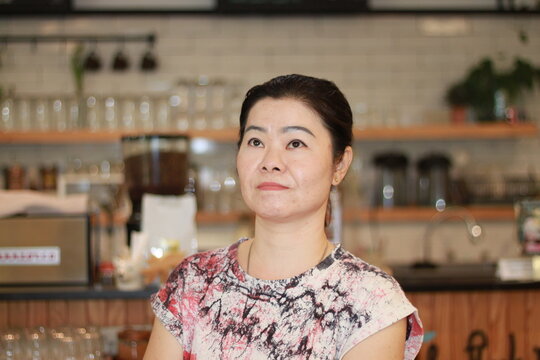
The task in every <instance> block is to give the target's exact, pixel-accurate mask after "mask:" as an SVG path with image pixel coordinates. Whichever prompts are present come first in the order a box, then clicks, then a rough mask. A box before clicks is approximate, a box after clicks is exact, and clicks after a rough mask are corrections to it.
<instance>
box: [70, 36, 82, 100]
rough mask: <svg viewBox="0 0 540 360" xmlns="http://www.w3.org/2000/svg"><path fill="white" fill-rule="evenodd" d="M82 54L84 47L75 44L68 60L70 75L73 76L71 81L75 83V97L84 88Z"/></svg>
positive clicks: (79, 94)
mask: <svg viewBox="0 0 540 360" xmlns="http://www.w3.org/2000/svg"><path fill="white" fill-rule="evenodd" d="M83 53H84V46H83V45H82V44H77V46H76V47H75V49H74V50H73V53H72V54H71V58H70V63H71V74H72V75H73V80H74V81H75V92H76V94H77V96H81V95H82V93H83V86H84V66H83V62H84V59H83Z"/></svg>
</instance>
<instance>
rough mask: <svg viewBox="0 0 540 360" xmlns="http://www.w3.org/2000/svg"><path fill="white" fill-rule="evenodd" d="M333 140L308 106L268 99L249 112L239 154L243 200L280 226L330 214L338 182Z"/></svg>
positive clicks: (287, 99)
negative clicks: (332, 190) (330, 201)
mask: <svg viewBox="0 0 540 360" xmlns="http://www.w3.org/2000/svg"><path fill="white" fill-rule="evenodd" d="M332 154H333V151H332V140H331V137H330V133H329V132H328V130H327V129H326V128H325V127H324V125H323V122H322V119H321V118H320V117H319V115H318V114H317V113H316V112H314V111H313V110H311V108H309V107H308V106H307V105H305V104H304V103H303V102H301V101H298V100H295V99H291V98H283V99H273V98H263V99H262V100H259V101H258V102H257V103H256V104H255V105H254V106H253V107H252V108H251V110H250V112H249V115H248V118H247V122H246V129H245V132H244V138H243V140H242V143H241V144H240V149H239V151H238V155H237V162H236V166H237V170H238V175H239V178H240V188H241V191H242V196H243V197H244V201H245V202H246V204H247V205H248V207H249V208H250V209H252V210H253V211H254V212H255V213H256V214H257V215H258V216H259V217H262V218H268V219H273V220H278V221H291V220H295V219H301V218H302V217H305V216H309V215H310V214H313V213H316V212H318V211H321V212H322V214H324V213H325V212H326V202H327V200H328V194H329V191H330V186H331V185H332V181H333V179H334V168H335V166H334V162H333V158H332Z"/></svg>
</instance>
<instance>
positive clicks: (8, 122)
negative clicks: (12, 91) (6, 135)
mask: <svg viewBox="0 0 540 360" xmlns="http://www.w3.org/2000/svg"><path fill="white" fill-rule="evenodd" d="M13 112H14V105H13V99H11V98H7V99H4V101H2V117H1V121H0V130H3V131H11V130H13V116H14V113H13Z"/></svg>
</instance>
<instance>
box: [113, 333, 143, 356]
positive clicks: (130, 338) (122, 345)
mask: <svg viewBox="0 0 540 360" xmlns="http://www.w3.org/2000/svg"><path fill="white" fill-rule="evenodd" d="M149 339H150V331H148V330H135V329H126V330H123V331H121V332H120V333H118V357H117V359H118V360H142V358H143V356H144V352H145V351H146V347H147V346H148V340H149Z"/></svg>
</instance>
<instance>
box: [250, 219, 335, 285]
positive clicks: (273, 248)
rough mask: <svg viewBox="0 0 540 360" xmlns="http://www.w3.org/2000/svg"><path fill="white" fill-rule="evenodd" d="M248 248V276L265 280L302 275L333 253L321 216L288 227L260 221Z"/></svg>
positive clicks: (269, 221) (290, 223)
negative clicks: (329, 252)
mask: <svg viewBox="0 0 540 360" xmlns="http://www.w3.org/2000/svg"><path fill="white" fill-rule="evenodd" d="M323 215H324V214H323ZM246 245H248V246H249V248H248V251H247V255H246V262H245V264H247V263H248V262H249V265H250V269H249V271H248V272H249V273H250V275H252V276H255V277H257V278H261V279H266V280H275V279H285V278H290V277H292V276H295V275H299V274H301V273H303V272H305V271H306V270H308V269H310V268H312V267H313V266H315V265H317V264H318V263H319V262H320V261H321V259H322V258H323V257H325V256H326V255H327V254H328V251H329V249H330V250H331V249H332V246H331V244H329V243H328V240H327V238H326V234H325V231H324V218H323V217H321V216H320V215H319V214H316V216H312V217H310V218H302V219H301V220H298V221H291V222H286V223H283V222H281V223H280V222H275V221H271V220H268V219H262V218H259V217H257V218H256V220H255V237H254V238H253V239H252V240H251V242H250V243H249V244H246ZM248 257H249V261H247V260H248Z"/></svg>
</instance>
